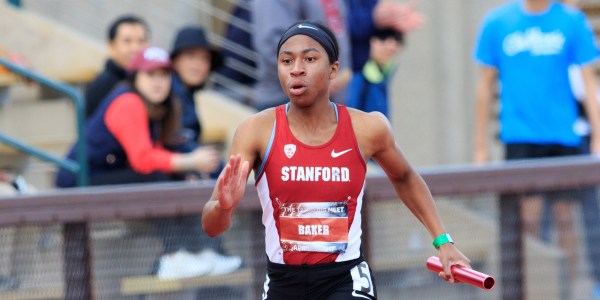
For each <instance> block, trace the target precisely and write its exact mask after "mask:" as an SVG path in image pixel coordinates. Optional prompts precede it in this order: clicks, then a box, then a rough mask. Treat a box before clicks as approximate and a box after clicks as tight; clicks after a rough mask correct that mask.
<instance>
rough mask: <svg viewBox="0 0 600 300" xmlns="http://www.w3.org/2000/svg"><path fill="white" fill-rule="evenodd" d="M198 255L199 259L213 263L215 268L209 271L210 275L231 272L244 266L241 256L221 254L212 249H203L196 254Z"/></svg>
mask: <svg viewBox="0 0 600 300" xmlns="http://www.w3.org/2000/svg"><path fill="white" fill-rule="evenodd" d="M196 257H197V258H198V259H199V260H202V261H210V262H212V263H213V268H212V270H211V271H210V273H208V275H209V276H216V275H224V274H229V273H232V272H234V271H235V270H237V269H239V268H240V267H241V266H242V258H241V257H239V256H225V255H221V254H219V253H217V252H215V251H214V250H212V249H206V250H203V251H202V252H200V253H198V254H196Z"/></svg>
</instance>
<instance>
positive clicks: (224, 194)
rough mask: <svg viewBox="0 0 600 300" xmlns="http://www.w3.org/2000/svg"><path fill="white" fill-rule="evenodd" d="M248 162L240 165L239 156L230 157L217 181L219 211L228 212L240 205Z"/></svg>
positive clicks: (246, 176)
mask: <svg viewBox="0 0 600 300" xmlns="http://www.w3.org/2000/svg"><path fill="white" fill-rule="evenodd" d="M249 169H250V167H249V164H248V161H244V162H243V163H242V157H241V155H239V154H238V155H231V156H230V157H229V162H228V163H227V165H226V166H225V168H224V169H223V172H221V175H220V176H219V179H218V180H217V193H216V198H217V200H218V201H219V206H220V208H221V209H224V210H230V209H233V208H235V207H237V205H238V204H239V203H240V200H241V199H242V197H243V196H244V191H245V190H246V181H247V180H248V172H249Z"/></svg>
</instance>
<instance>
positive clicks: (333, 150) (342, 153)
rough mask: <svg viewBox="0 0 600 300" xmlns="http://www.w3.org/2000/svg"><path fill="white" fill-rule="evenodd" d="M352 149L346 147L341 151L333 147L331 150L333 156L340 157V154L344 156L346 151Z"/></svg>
mask: <svg viewBox="0 0 600 300" xmlns="http://www.w3.org/2000/svg"><path fill="white" fill-rule="evenodd" d="M350 150H352V148H350V149H346V150H344V151H340V152H335V149H332V150H331V157H333V158H336V157H338V156H342V155H344V154H345V153H348V152H349V151H350Z"/></svg>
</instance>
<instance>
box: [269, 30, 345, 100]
mask: <svg viewBox="0 0 600 300" xmlns="http://www.w3.org/2000/svg"><path fill="white" fill-rule="evenodd" d="M338 67H339V63H338V62H335V63H333V64H330V63H329V58H328V56H327V52H326V51H325V49H324V48H323V47H322V46H321V44H319V43H318V42H317V41H315V40H313V39H312V38H310V37H308V36H306V35H295V36H292V37H291V38H289V39H288V40H287V41H286V42H285V43H283V45H281V48H280V49H279V53H278V62H277V70H278V74H279V82H280V83H281V88H282V89H283V91H284V93H285V94H286V95H287V96H288V97H289V99H290V101H292V102H293V103H294V104H308V105H310V104H312V103H314V102H315V101H317V100H319V99H322V98H324V99H326V100H328V99H329V82H330V81H331V80H332V79H333V78H335V76H336V74H337V70H338Z"/></svg>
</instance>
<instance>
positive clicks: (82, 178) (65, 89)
mask: <svg viewBox="0 0 600 300" xmlns="http://www.w3.org/2000/svg"><path fill="white" fill-rule="evenodd" d="M0 66H3V67H5V68H7V69H9V70H10V71H12V72H14V73H16V74H18V75H21V76H23V77H25V78H28V79H30V80H33V81H35V82H38V83H40V84H42V85H44V86H46V87H48V88H49V89H52V90H54V91H57V92H59V93H61V94H64V95H65V96H67V97H68V98H69V99H70V100H71V101H72V102H73V105H74V107H75V114H76V124H77V125H76V126H77V146H76V147H77V149H76V150H77V161H76V162H75V161H72V160H70V159H63V158H59V157H56V156H54V155H51V154H49V153H47V152H45V151H43V150H41V149H38V148H36V147H34V146H32V145H28V144H26V143H24V142H21V141H19V140H18V139H16V138H13V137H10V136H8V135H6V134H4V133H2V132H0V143H3V144H6V145H8V146H10V147H13V148H15V149H17V150H19V151H22V152H24V153H27V154H29V155H32V156H35V157H37V158H39V159H41V160H45V161H48V162H51V163H53V164H55V165H57V166H59V167H61V168H65V169H67V170H69V171H71V172H73V173H76V174H77V184H78V185H79V186H86V185H88V168H87V159H86V149H85V141H84V139H83V137H84V132H83V124H84V113H83V108H84V102H83V97H82V96H81V94H80V93H79V92H78V91H77V90H76V89H75V88H73V87H71V86H68V85H66V84H63V83H59V82H56V81H54V80H51V79H49V78H46V77H44V76H42V75H40V74H37V73H35V72H32V71H30V70H27V69H25V68H23V67H20V66H18V65H15V64H13V63H11V62H9V61H7V60H5V59H2V58H0Z"/></svg>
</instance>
